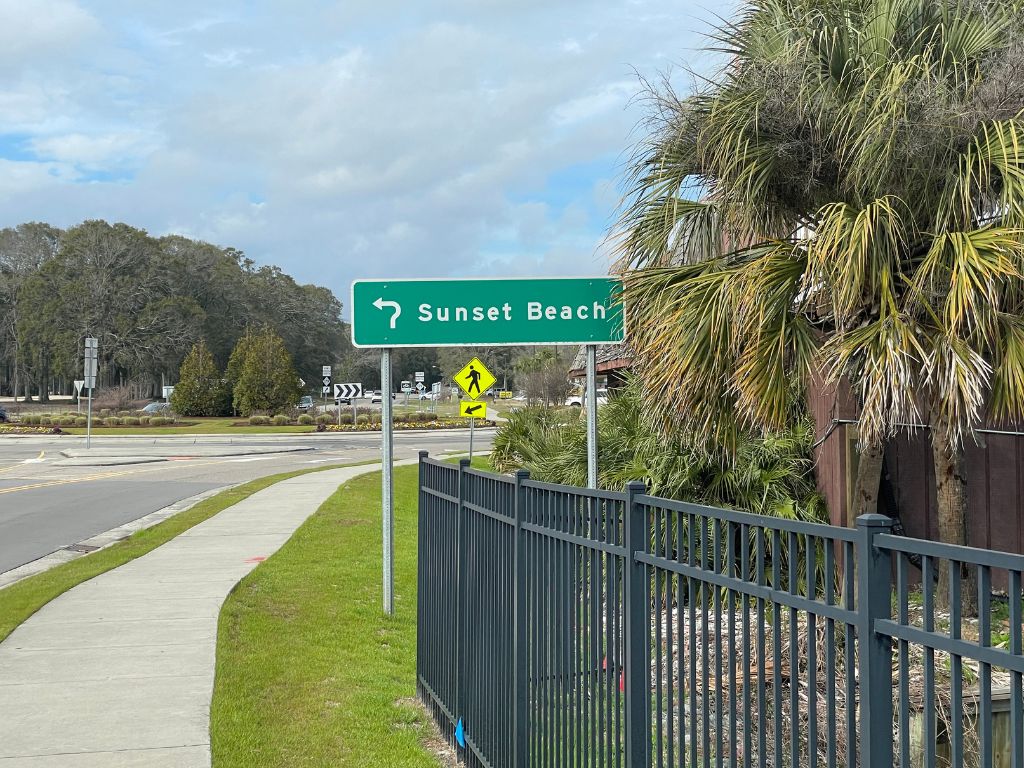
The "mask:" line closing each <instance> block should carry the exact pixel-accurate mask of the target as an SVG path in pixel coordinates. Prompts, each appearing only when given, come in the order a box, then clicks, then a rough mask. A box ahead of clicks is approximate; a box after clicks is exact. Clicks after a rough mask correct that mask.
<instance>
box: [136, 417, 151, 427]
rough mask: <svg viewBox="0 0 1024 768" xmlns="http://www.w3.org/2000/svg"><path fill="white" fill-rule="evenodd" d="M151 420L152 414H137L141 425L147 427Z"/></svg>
mask: <svg viewBox="0 0 1024 768" xmlns="http://www.w3.org/2000/svg"><path fill="white" fill-rule="evenodd" d="M152 420H153V417H152V416H139V425H140V426H143V427H148V426H149V422H150V421H152Z"/></svg>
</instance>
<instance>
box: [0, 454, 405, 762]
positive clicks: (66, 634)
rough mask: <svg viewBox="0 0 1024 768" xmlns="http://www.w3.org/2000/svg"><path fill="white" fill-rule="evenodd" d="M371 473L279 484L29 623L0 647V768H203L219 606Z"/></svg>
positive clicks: (344, 472)
mask: <svg viewBox="0 0 1024 768" xmlns="http://www.w3.org/2000/svg"><path fill="white" fill-rule="evenodd" d="M401 463H409V462H401ZM379 468H380V465H379V464H372V465H365V466H360V467H347V468H342V469H335V470H328V471H324V472H314V473H311V474H308V475H302V476H300V477H296V478H292V479H290V480H285V481H283V482H280V483H277V484H276V485H273V486H271V487H269V488H267V489H265V490H263V491H260V492H259V493H256V494H254V495H252V496H250V497H249V498H248V499H246V500H245V501H242V502H240V503H239V504H236V505H235V506H233V507H230V508H228V509H226V510H224V511H223V512H221V513H220V514H218V515H216V516H214V517H212V518H211V519H209V520H207V521H206V522H204V523H201V524H200V525H197V526H195V527H194V528H192V529H190V530H189V531H186V532H185V533H184V534H182V535H181V536H179V537H177V538H176V539H174V540H172V541H170V542H168V543H167V544H165V545H163V546H162V547H159V548H158V549H155V550H153V551H152V552H150V553H149V554H148V555H145V556H143V557H140V558H139V559H137V560H134V561H132V562H130V563H127V564H126V565H123V566H122V567H120V568H117V569H115V570H113V571H109V572H108V573H106V574H103V575H102V576H98V577H97V578H95V579H92V580H91V581H87V582H85V583H83V584H81V585H79V586H78V587H75V588H74V589H72V590H70V591H69V592H67V593H65V594H64V595H62V596H60V597H58V598H57V599H56V600H54V601H53V602H51V603H49V604H48V605H46V606H45V607H44V608H43V609H42V610H40V611H39V612H38V613H37V614H36V615H34V616H32V617H31V618H30V619H29V620H28V621H26V622H25V623H24V624H22V625H21V626H20V627H19V628H18V629H17V630H15V631H14V632H13V633H12V634H11V636H10V637H8V638H7V640H6V641H4V642H3V643H0V768H51V767H57V766H59V768H100V767H101V766H102V767H103V768H126V767H128V766H131V767H133V768H134V767H135V766H139V767H141V766H146V767H147V768H172V767H173V768H208V766H209V765H210V732H209V714H210V698H211V695H212V692H213V676H214V659H215V654H216V642H217V619H218V616H219V613H220V608H221V605H222V604H223V602H224V599H225V597H226V596H227V594H228V592H229V591H230V590H231V588H232V587H233V586H234V585H235V584H236V583H237V582H238V580H239V579H241V578H242V577H243V576H244V575H245V574H247V573H248V572H249V571H251V570H252V569H253V568H255V567H256V565H257V564H258V563H259V562H261V561H262V560H263V559H264V558H266V557H268V556H270V555H271V554H273V553H274V552H275V551H277V549H279V548H280V547H281V546H282V545H283V544H284V543H285V542H286V541H287V540H288V538H289V537H290V536H291V535H292V533H293V532H294V531H295V529H296V528H298V527H299V526H300V525H301V524H302V522H303V521H304V520H305V519H306V518H307V517H308V516H309V515H311V514H312V513H313V512H315V511H316V509H317V508H318V507H319V506H320V505H321V504H322V503H323V502H324V501H325V500H326V499H327V498H328V497H329V496H330V495H331V494H332V493H334V491H335V490H337V488H338V486H339V485H340V484H341V483H343V482H346V481H347V480H350V479H351V478H353V477H355V476H357V475H359V474H363V473H366V472H373V471H376V470H378V469H379Z"/></svg>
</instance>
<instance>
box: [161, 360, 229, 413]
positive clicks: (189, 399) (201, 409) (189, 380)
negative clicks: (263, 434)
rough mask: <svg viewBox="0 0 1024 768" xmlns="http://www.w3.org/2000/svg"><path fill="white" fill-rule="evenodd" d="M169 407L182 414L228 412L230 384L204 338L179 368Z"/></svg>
mask: <svg viewBox="0 0 1024 768" xmlns="http://www.w3.org/2000/svg"><path fill="white" fill-rule="evenodd" d="M171 407H172V408H174V410H175V411H176V412H177V413H180V414H181V415H182V416H225V415H227V414H230V413H231V388H230V386H229V385H228V384H227V382H226V381H225V378H224V376H223V375H222V374H221V372H220V370H219V369H218V368H217V364H216V363H215V362H214V360H213V355H212V354H211V353H210V350H209V349H208V348H207V346H206V342H205V341H199V342H198V343H197V344H196V345H195V346H193V347H192V350H191V351H190V352H189V353H188V355H187V356H186V357H185V359H184V361H182V363H181V368H180V369H179V370H178V383H177V384H175V386H174V391H173V392H172V393H171Z"/></svg>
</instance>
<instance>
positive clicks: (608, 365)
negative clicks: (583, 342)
mask: <svg viewBox="0 0 1024 768" xmlns="http://www.w3.org/2000/svg"><path fill="white" fill-rule="evenodd" d="M632 365H633V349H632V348H631V347H630V346H629V343H628V342H625V341H624V342H622V343H621V344H598V345H597V373H608V372H609V371H621V370H622V369H624V368H629V367H630V366H632ZM569 375H570V376H586V375H587V348H586V346H582V347H580V348H579V349H578V350H577V352H576V357H574V358H573V361H572V365H571V366H569Z"/></svg>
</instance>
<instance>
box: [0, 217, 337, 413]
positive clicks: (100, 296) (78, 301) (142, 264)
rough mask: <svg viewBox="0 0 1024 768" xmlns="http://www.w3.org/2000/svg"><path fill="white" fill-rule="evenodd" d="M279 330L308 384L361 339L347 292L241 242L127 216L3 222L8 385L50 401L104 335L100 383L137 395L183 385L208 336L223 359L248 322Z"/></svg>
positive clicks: (2, 367)
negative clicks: (65, 225) (195, 235)
mask: <svg viewBox="0 0 1024 768" xmlns="http://www.w3.org/2000/svg"><path fill="white" fill-rule="evenodd" d="M263 328H269V329H272V330H273V331H274V333H275V334H276V335H277V336H279V337H280V338H281V339H282V341H283V343H284V347H285V348H286V349H287V351H288V353H289V355H290V356H291V359H292V361H293V362H294V366H295V370H296V372H297V373H298V375H299V376H301V377H302V378H303V379H305V380H306V381H307V382H310V383H313V382H316V381H318V380H319V376H320V366H321V365H324V364H327V363H330V362H332V361H335V360H340V359H341V358H342V357H343V356H344V355H345V353H346V350H348V349H349V348H350V346H349V344H348V341H347V329H346V327H345V324H344V323H343V322H342V319H341V302H340V301H339V300H338V299H337V298H336V297H335V296H334V294H333V293H332V292H331V291H330V290H329V289H327V288H324V287H321V286H316V285H300V284H299V283H297V282H296V281H295V280H294V279H293V278H292V277H290V276H289V275H287V274H285V273H284V272H282V271H281V270H280V269H279V268H278V267H275V266H258V265H257V264H256V263H255V262H254V261H252V260H251V259H249V258H247V257H246V256H245V254H244V253H243V252H242V251H239V250H237V249H235V248H230V247H228V248H223V247H219V246H216V245H211V244H209V243H204V242H201V241H197V240H193V239H190V238H187V237H183V236H180V235H168V236H164V237H153V236H151V235H149V234H148V233H146V232H145V231H144V230H141V229H138V228H136V227H132V226H129V225H128V224H123V223H117V224H110V223H107V222H106V221H101V220H95V221H85V222H83V223H81V224H78V225H76V226H74V227H70V228H69V229H65V230H62V229H59V228H57V227H54V226H51V225H49V224H45V223H40V222H32V223H26V224H20V225H18V226H16V227H10V228H6V229H3V230H0V394H3V395H8V396H9V395H16V396H17V397H19V398H25V399H34V398H38V399H39V400H41V401H46V400H47V399H48V396H49V394H50V393H55V394H70V393H71V392H72V391H73V382H74V380H75V379H78V378H81V376H82V347H83V339H84V338H85V337H87V336H93V337H96V338H97V339H99V376H98V380H97V386H98V387H99V388H105V387H113V386H125V387H130V388H132V390H133V392H134V396H135V397H138V398H144V397H152V396H155V395H159V394H160V387H161V385H162V384H164V383H166V384H173V383H174V382H175V381H176V379H177V376H178V370H179V368H180V366H181V363H182V362H183V360H184V358H185V356H186V354H187V353H188V352H189V350H190V349H191V348H192V347H193V346H194V345H195V344H196V343H198V342H200V341H201V342H203V344H204V346H205V347H206V349H208V350H209V353H210V355H211V356H212V359H213V360H214V362H215V364H216V365H217V366H218V367H219V368H220V369H222V370H223V369H225V368H226V367H227V364H228V360H229V358H230V356H231V352H232V350H233V349H235V347H236V345H237V344H238V342H239V340H240V339H242V338H243V337H244V336H245V335H246V333H247V329H254V330H256V329H263Z"/></svg>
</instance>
